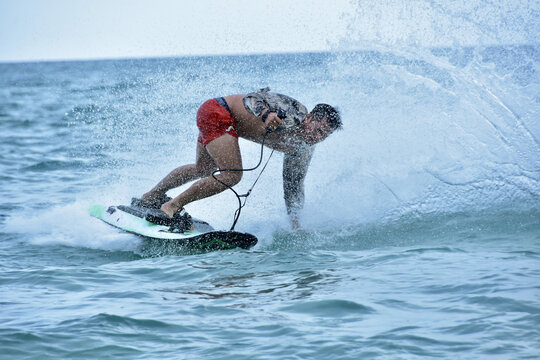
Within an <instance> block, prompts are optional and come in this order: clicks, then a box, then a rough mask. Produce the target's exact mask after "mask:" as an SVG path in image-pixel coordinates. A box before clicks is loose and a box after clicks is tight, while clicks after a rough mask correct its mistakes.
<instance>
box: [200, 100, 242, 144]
mask: <svg viewBox="0 0 540 360" xmlns="http://www.w3.org/2000/svg"><path fill="white" fill-rule="evenodd" d="M197 127H198V128H199V138H198V141H199V142H200V143H201V144H203V146H206V145H207V144H208V143H209V142H210V141H212V140H215V139H217V138H218V137H220V136H222V135H224V134H230V135H232V136H234V137H236V138H237V137H238V133H237V132H236V120H234V118H233V117H232V116H231V114H230V113H229V111H228V110H227V109H225V108H224V107H223V106H221V105H220V104H219V103H218V102H217V100H216V99H210V100H207V101H206V102H205V103H204V104H202V105H201V107H200V108H199V111H197Z"/></svg>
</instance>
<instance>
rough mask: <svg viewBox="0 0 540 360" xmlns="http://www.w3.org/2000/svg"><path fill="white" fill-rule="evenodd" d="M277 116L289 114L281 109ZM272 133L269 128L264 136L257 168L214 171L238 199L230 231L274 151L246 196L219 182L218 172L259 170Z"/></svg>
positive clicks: (213, 173)
mask: <svg viewBox="0 0 540 360" xmlns="http://www.w3.org/2000/svg"><path fill="white" fill-rule="evenodd" d="M269 112H270V111H267V112H266V113H265V115H266V114H268V113H269ZM277 116H278V117H279V118H280V119H284V118H285V117H287V114H286V113H285V111H284V110H283V109H279V111H278V112H277ZM263 117H264V116H263ZM265 120H266V118H265ZM263 122H264V121H263ZM270 133H271V130H270V129H268V128H267V129H266V133H265V134H264V136H263V139H262V142H261V155H260V158H259V162H258V163H257V165H256V166H255V167H252V168H249V169H217V170H214V171H213V172H212V177H213V178H214V179H215V180H216V181H217V182H219V183H220V184H223V185H225V186H226V187H227V188H228V189H229V190H231V191H232V192H233V193H234V195H236V198H237V199H238V209H236V211H235V212H234V220H233V224H232V226H231V229H230V230H229V231H233V230H234V227H235V226H236V223H237V222H238V219H239V218H240V213H241V212H242V208H243V207H244V206H245V205H246V201H247V198H248V196H249V194H251V190H253V188H254V187H255V184H257V181H259V178H260V177H261V175H262V173H263V171H264V169H266V165H268V162H269V161H270V158H271V157H272V155H273V154H274V150H272V152H271V153H270V156H269V157H268V159H267V160H266V163H265V164H264V166H263V168H262V169H261V172H260V173H259V176H257V179H255V182H254V183H253V185H251V187H250V188H249V190H248V191H247V193H245V194H242V195H240V194H238V193H237V192H236V190H234V189H233V188H232V186H230V185H229V184H227V183H225V182H223V181H221V180H219V179H218V178H217V177H216V176H215V174H216V173H217V172H224V171H231V172H234V171H236V172H238V171H242V172H243V171H253V170H255V169H257V168H258V167H259V166H260V165H261V163H262V159H263V154H264V142H265V140H266V136H267V135H268V134H270ZM241 198H244V203H243V204H242V200H241Z"/></svg>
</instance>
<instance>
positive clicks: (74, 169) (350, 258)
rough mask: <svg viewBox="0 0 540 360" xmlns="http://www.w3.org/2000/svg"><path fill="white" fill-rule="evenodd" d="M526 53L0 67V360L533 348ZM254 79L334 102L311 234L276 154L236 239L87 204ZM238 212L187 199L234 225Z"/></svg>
mask: <svg viewBox="0 0 540 360" xmlns="http://www.w3.org/2000/svg"><path fill="white" fill-rule="evenodd" d="M539 62H540V46H538V45H498V46H483V47H455V48H430V49H425V48H424V49H410V48H409V49H407V48H401V49H392V48H384V47H379V48H373V49H370V50H362V51H360V50H358V51H336V52H327V53H305V54H274V55H251V56H214V57H183V58H160V59H124V60H101V61H71V62H70V61H66V62H33V63H3V64H0V358H1V359H40V360H41V359H419V358H429V359H432V358H441V359H538V358H540V76H539V73H540V66H539ZM265 86H270V87H271V88H272V90H274V91H276V92H280V93H285V94H288V95H290V96H293V97H294V98H296V99H298V100H299V101H300V102H302V103H304V104H305V105H306V106H307V107H308V108H309V109H311V108H312V107H313V106H314V105H315V104H317V103H319V102H326V103H330V104H333V105H337V106H338V107H339V108H340V110H341V112H342V116H343V121H344V129H343V130H342V131H340V132H336V133H335V134H333V135H332V136H331V137H330V138H329V139H328V140H326V141H325V142H324V143H322V144H320V145H318V146H317V149H316V152H315V155H314V158H313V160H312V163H311V167H310V170H309V174H308V176H307V178H306V183H305V188H306V189H305V191H306V204H305V208H304V211H303V213H302V226H303V230H301V231H297V232H294V231H292V230H291V229H290V226H289V223H288V219H287V216H286V214H285V205H284V202H283V195H282V182H281V167H282V155H281V154H279V153H276V154H274V155H273V157H272V158H271V159H270V162H269V165H268V167H267V169H266V170H265V172H264V173H263V175H262V177H261V179H260V180H259V182H258V183H257V185H256V186H255V188H254V190H253V193H252V194H251V196H250V197H249V198H248V200H247V204H246V207H245V208H244V210H243V211H242V215H241V217H240V221H239V222H238V224H237V225H236V229H237V230H239V231H245V232H249V233H252V234H255V235H256V236H257V237H258V238H259V243H258V244H257V246H256V247H255V248H253V249H251V250H248V251H246V250H227V251H216V252H210V253H200V252H199V253H194V252H192V251H188V250H186V249H183V248H181V247H175V246H166V245H164V244H162V243H160V242H158V241H149V240H144V239H141V238H139V237H137V236H134V235H131V234H127V233H123V232H121V231H119V230H117V229H115V228H112V227H110V226H108V225H107V224H104V223H101V222H100V221H98V220H97V219H94V218H92V217H90V216H89V214H88V207H89V206H91V205H92V204H104V205H118V204H126V203H128V202H129V201H130V199H131V197H132V196H140V195H141V194H142V193H143V192H145V191H147V190H149V189H150V188H151V187H152V186H153V185H154V184H155V183H156V182H157V181H158V180H160V179H161V178H162V177H163V176H164V175H166V174H167V173H168V172H169V171H170V170H172V169H173V168H175V167H176V166H179V165H182V164H185V163H189V162H193V160H194V158H195V144H196V138H197V128H196V124H195V114H196V111H197V109H198V107H199V106H200V104H202V103H203V102H204V101H205V100H207V99H209V98H212V97H217V96H224V95H229V94H235V93H246V92H251V91H255V90H257V89H258V88H261V87H265ZM241 149H242V156H243V162H244V165H245V166H246V167H250V166H253V165H255V164H256V163H257V161H258V156H259V151H260V148H259V146H258V145H256V144H253V143H249V142H247V141H241ZM268 155H269V152H268V151H266V152H265V154H264V158H265V159H266V158H267V156H268ZM256 176H257V172H251V173H246V174H245V176H244V178H243V180H242V182H241V183H240V184H239V185H238V186H237V188H238V191H240V192H243V191H246V190H247V189H248V188H249V187H250V186H251V184H252V183H253V181H254V180H255V178H256ZM179 191H181V189H178V190H174V191H171V192H170V194H171V195H175V194H177V193H178V192H179ZM236 205H237V202H236V198H235V197H234V195H233V194H232V193H231V192H230V191H228V192H224V193H222V194H220V195H218V196H216V197H213V198H210V199H206V200H203V201H200V202H197V203H193V204H190V205H189V206H188V207H187V210H188V211H189V212H190V213H191V214H192V215H193V216H196V217H199V218H203V219H205V220H207V221H208V222H210V223H211V224H212V225H213V226H214V227H215V228H218V229H228V228H229V227H230V226H231V223H232V220H233V214H234V211H235V209H236Z"/></svg>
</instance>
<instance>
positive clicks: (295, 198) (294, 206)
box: [283, 146, 314, 229]
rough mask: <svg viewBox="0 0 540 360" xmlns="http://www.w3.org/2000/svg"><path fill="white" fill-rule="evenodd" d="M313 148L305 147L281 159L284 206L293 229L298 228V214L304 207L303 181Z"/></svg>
mask: <svg viewBox="0 0 540 360" xmlns="http://www.w3.org/2000/svg"><path fill="white" fill-rule="evenodd" d="M313 150H314V147H312V146H311V147H310V146H305V147H302V148H300V149H297V150H296V151H294V152H292V153H288V154H285V157H284V159H283V195H284V198H285V206H286V207H287V214H288V215H289V217H290V219H291V223H292V227H293V228H294V229H298V228H299V223H298V212H299V211H300V210H301V209H302V208H303V207H304V179H305V178H306V174H307V170H308V167H309V163H310V161H311V157H312V156H313Z"/></svg>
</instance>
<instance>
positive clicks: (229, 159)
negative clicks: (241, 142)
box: [161, 134, 242, 217]
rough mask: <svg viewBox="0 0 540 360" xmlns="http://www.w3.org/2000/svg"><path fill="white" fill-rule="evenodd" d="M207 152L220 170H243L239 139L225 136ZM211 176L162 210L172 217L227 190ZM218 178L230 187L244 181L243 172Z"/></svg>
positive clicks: (213, 143)
mask: <svg viewBox="0 0 540 360" xmlns="http://www.w3.org/2000/svg"><path fill="white" fill-rule="evenodd" d="M206 151H207V153H208V154H209V155H210V157H211V158H212V159H213V161H214V163H215V164H217V166H218V167H219V168H220V169H241V168H242V156H241V154H240V147H239V146H238V138H236V137H234V136H232V135H229V134H224V135H222V136H220V137H219V138H217V139H215V140H213V141H211V142H209V143H208V144H207V145H206ZM209 175H210V174H208V175H207V177H205V178H203V179H201V180H199V181H197V182H195V183H194V184H193V185H191V186H190V187H189V188H188V189H187V190H186V191H184V192H183V193H181V194H180V195H178V196H177V197H175V198H174V199H172V200H171V201H169V202H166V203H165V204H163V205H162V206H161V210H162V211H163V212H164V213H166V214H167V215H168V216H169V217H172V216H173V215H174V213H175V212H176V211H177V210H178V209H181V208H182V207H184V206H185V205H187V204H189V203H190V202H193V201H196V200H200V199H204V198H207V197H209V196H212V195H215V194H218V193H220V192H222V191H223V190H225V189H227V187H226V186H225V185H223V184H220V183H219V182H217V181H216V180H215V179H214V178H213V177H212V176H209ZM216 178H218V179H219V180H221V181H223V182H224V183H226V184H228V185H230V186H233V185H236V184H238V182H240V180H241V179H242V172H241V171H239V172H236V171H235V172H229V171H226V172H223V173H220V174H218V175H216Z"/></svg>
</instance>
